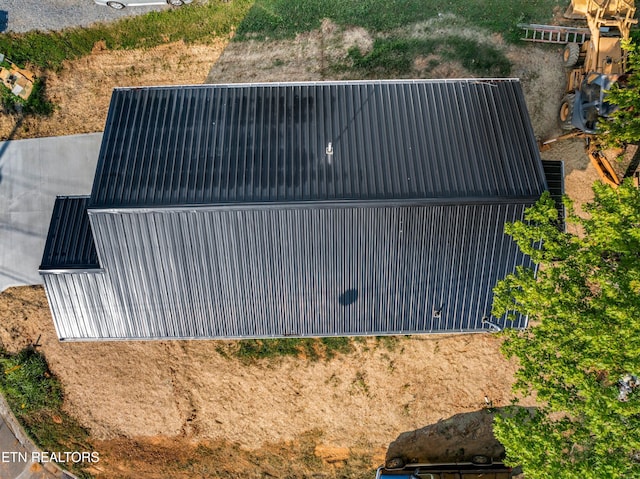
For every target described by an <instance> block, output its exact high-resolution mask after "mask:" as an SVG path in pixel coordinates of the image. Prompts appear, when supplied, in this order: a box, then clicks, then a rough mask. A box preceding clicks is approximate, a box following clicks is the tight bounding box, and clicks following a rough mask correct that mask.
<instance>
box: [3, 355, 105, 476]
mask: <svg viewBox="0 0 640 479" xmlns="http://www.w3.org/2000/svg"><path fill="white" fill-rule="evenodd" d="M0 389H2V393H3V395H4V397H5V398H6V400H7V403H8V404H9V407H10V408H11V410H12V411H13V414H14V415H15V416H16V418H17V419H18V421H19V422H20V424H21V425H22V427H23V428H24V429H25V431H26V432H27V434H28V435H29V436H30V437H31V439H33V441H34V442H35V443H36V445H38V447H40V448H41V449H42V450H44V451H53V452H64V451H92V450H93V449H92V446H91V443H90V441H89V433H88V432H87V430H85V429H84V428H83V427H81V426H80V425H79V424H78V422H77V421H76V420H75V419H74V418H72V417H71V416H69V415H68V414H67V413H65V412H64V411H63V410H62V401H63V392H62V385H61V384H60V381H59V380H58V379H57V378H56V377H55V376H54V375H53V374H52V373H51V371H50V370H49V367H48V365H47V362H46V360H45V358H44V356H43V355H42V354H40V353H38V352H37V351H36V350H35V349H34V348H32V347H28V348H25V349H23V350H22V351H20V352H19V353H17V354H8V353H6V352H0ZM65 467H67V468H69V469H70V470H72V471H73V472H74V473H76V474H77V475H78V476H80V477H83V478H89V477H91V475H89V474H88V473H86V472H85V471H83V470H82V463H80V464H78V465H74V464H71V463H69V464H65Z"/></svg>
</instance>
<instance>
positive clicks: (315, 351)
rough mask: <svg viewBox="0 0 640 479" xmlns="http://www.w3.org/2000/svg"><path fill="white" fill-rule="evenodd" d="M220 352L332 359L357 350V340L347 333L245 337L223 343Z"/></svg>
mask: <svg viewBox="0 0 640 479" xmlns="http://www.w3.org/2000/svg"><path fill="white" fill-rule="evenodd" d="M217 349H218V352H219V353H221V354H222V355H224V356H227V357H229V356H233V357H236V358H238V359H241V360H243V361H247V362H252V361H256V360H260V359H274V358H281V357H285V356H290V357H304V358H307V359H308V360H310V361H318V360H320V359H331V358H333V357H335V356H336V355H337V354H348V353H350V352H352V351H353V349H354V347H353V343H352V341H351V339H350V338H347V337H331V338H274V339H242V340H239V341H234V342H233V343H231V344H229V345H225V346H219V347H218V348H217Z"/></svg>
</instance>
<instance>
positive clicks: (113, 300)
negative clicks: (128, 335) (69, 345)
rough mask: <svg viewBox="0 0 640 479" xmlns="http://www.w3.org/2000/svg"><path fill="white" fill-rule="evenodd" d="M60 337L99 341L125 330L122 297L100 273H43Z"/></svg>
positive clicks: (115, 335)
mask: <svg viewBox="0 0 640 479" xmlns="http://www.w3.org/2000/svg"><path fill="white" fill-rule="evenodd" d="M42 279H43V282H44V286H45V291H46V293H47V299H48V300H49V307H50V309H51V315H52V317H53V324H54V326H55V328H56V332H57V333H58V338H60V339H67V338H75V339H99V338H108V337H114V338H115V337H117V336H118V335H119V334H120V332H121V331H122V329H123V328H122V322H121V320H120V318H121V316H122V307H121V306H120V298H118V297H117V296H116V295H114V294H113V291H112V288H111V285H110V283H109V280H108V278H107V277H106V275H105V274H104V273H102V272H98V273H87V272H84V273H61V274H52V273H47V272H42Z"/></svg>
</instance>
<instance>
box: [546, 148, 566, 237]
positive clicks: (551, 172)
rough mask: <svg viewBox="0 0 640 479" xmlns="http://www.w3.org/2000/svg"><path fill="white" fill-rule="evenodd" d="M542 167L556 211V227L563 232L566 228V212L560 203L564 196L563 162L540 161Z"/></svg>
mask: <svg viewBox="0 0 640 479" xmlns="http://www.w3.org/2000/svg"><path fill="white" fill-rule="evenodd" d="M542 167H543V169H544V176H545V178H546V180H547V186H548V189H549V193H550V194H551V198H553V201H555V203H556V208H557V210H558V227H559V228H560V230H562V231H564V230H565V227H566V224H565V215H566V212H565V208H564V203H563V202H562V197H563V196H564V162H563V161H552V160H542Z"/></svg>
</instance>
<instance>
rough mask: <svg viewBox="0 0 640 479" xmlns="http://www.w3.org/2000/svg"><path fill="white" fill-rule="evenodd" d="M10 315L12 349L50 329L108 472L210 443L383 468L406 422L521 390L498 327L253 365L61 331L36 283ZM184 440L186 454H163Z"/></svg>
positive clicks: (208, 352) (468, 408) (46, 336)
mask: <svg viewBox="0 0 640 479" xmlns="http://www.w3.org/2000/svg"><path fill="white" fill-rule="evenodd" d="M0 318H1V321H0V340H1V341H2V344H3V345H4V347H5V348H7V349H8V350H10V351H16V350H19V349H20V348H22V347H24V346H26V345H27V344H29V343H31V342H35V341H36V340H37V339H38V337H40V344H41V347H40V350H41V351H42V352H44V354H45V355H46V358H47V360H48V362H49V364H50V367H51V369H52V371H53V372H54V373H55V374H56V375H57V376H58V377H59V378H60V379H61V381H62V383H63V385H64V390H65V404H66V409H67V410H68V411H69V412H70V413H72V415H74V416H75V417H76V418H78V419H79V420H80V422H81V423H82V424H83V425H85V426H86V427H88V428H89V429H90V430H91V434H92V437H93V438H95V439H96V440H97V441H96V443H95V444H96V448H97V450H98V451H100V452H101V456H102V460H101V462H100V463H99V464H97V467H96V468H95V470H94V472H96V473H98V477H109V478H111V477H129V476H127V475H126V474H127V471H136V474H138V475H137V477H154V476H153V475H152V472H153V471H155V472H157V471H158V470H159V469H162V468H163V467H167V466H166V460H165V459H166V458H167V457H171V458H173V460H174V461H180V460H181V459H180V455H181V454H182V455H184V456H186V457H190V458H191V459H193V457H194V456H197V454H198V452H197V451H198V446H200V447H201V448H202V447H205V448H208V449H212V450H223V451H224V450H236V449H237V450H238V451H243V452H242V453H239V454H240V455H241V456H242V457H246V458H247V460H250V458H251V457H256V455H257V456H260V455H261V454H262V455H265V457H278V455H279V454H282V453H283V451H287V450H292V451H294V452H295V451H297V452H298V453H305V451H306V454H307V456H308V457H309V459H308V460H309V461H310V466H305V467H307V468H314V467H315V468H316V469H317V468H320V469H321V468H322V467H325V466H326V467H334V466H331V464H333V465H335V464H338V465H341V464H347V463H348V461H350V460H351V461H352V460H354V457H355V458H363V457H365V458H366V464H368V466H367V467H368V468H371V467H373V466H375V465H378V464H380V463H382V462H383V461H384V457H385V454H386V448H387V446H388V444H389V443H391V442H392V441H394V440H395V439H396V438H397V437H398V436H399V435H400V434H401V433H403V432H411V431H414V430H417V429H421V428H423V427H425V426H427V425H430V424H434V423H437V422H438V421H441V420H444V419H447V418H449V417H450V416H451V415H453V414H454V413H462V412H474V411H478V410H482V409H483V408H484V407H486V405H487V403H486V399H485V398H487V399H488V400H489V401H491V403H492V405H493V406H496V407H498V406H504V405H507V404H509V402H510V400H511V397H512V394H511V392H510V385H511V383H512V381H513V372H514V368H515V364H514V363H513V362H510V361H507V360H505V359H504V358H503V357H502V356H501V354H500V353H499V351H498V348H499V345H500V340H499V338H497V337H496V336H494V335H491V334H489V333H486V334H485V333H481V334H475V335H450V336H432V337H427V336H423V337H409V338H401V339H398V340H397V341H391V342H383V343H377V342H376V341H375V340H374V339H371V340H369V341H367V342H365V343H361V342H357V343H355V344H356V351H355V352H354V353H351V354H348V355H342V356H338V357H335V358H333V359H330V360H328V359H325V360H320V361H316V362H311V361H309V360H306V359H304V358H297V359H295V358H289V359H280V360H264V361H261V362H259V363H257V364H245V363H243V362H241V361H239V360H237V359H234V358H229V357H227V356H226V355H224V354H220V352H219V351H218V347H217V346H219V345H220V344H221V343H219V342H216V341H174V342H105V343H61V342H59V341H58V340H57V337H56V335H55V331H54V329H53V325H52V320H51V317H50V313H49V310H48V307H47V302H46V297H45V295H44V292H43V290H42V288H41V287H37V286H34V287H23V288H12V289H9V290H7V291H5V292H4V293H3V294H2V295H0ZM173 439H176V441H177V442H176V444H175V446H176V449H175V451H174V452H175V454H176V455H178V457H175V455H174V454H171V455H168V456H167V455H166V454H164V453H162V449H163V447H164V446H163V445H167V444H168V445H171V444H173V442H172V441H173ZM125 444H126V445H127V446H126V447H124V446H123V445H125ZM178 446H179V447H178ZM168 447H170V448H171V447H173V446H168ZM201 450H202V449H201ZM136 451H137V452H136ZM140 451H144V454H143V452H140ZM154 451H155V452H154ZM178 451H180V454H178ZM470 453H472V452H470ZM145 454H146V455H147V456H148V455H151V456H153V454H157V461H155V460H151V461H150V463H149V467H150V468H151V469H150V472H149V474H151V475H148V476H144V475H140V472H141V470H142V471H146V470H147V469H144V468H143V469H140V468H142V464H145V459H144V457H147V456H144V455H145ZM291 454H293V452H292V453H291ZM143 456H144V457H143ZM163 458H164V459H163ZM234 460H235V459H234ZM274 460H275V459H274ZM186 462H189V461H186ZM296 464H298V463H296ZM300 464H302V463H300ZM366 464H365V465H366ZM202 465H203V467H204V466H205V465H206V464H204V463H203V464H202ZM245 465H246V463H244V462H242V461H241V462H240V463H239V464H238V465H237V466H236V472H241V470H240V471H237V469H238V468H242V467H244V466H245ZM114 467H115V468H116V469H118V468H121V469H122V470H120V469H118V470H119V471H120V473H122V474H123V475H122V476H114V475H113V474H114V469H113V468H114ZM225 467H229V468H231V469H233V468H234V466H233V465H232V464H227V465H226V466H225ZM292 467H293V466H292ZM300 467H302V466H300ZM101 471H104V476H103V475H101ZM315 472H318V470H316V471H315ZM185 477H187V476H185ZM206 477H208V476H206ZM214 477H215V476H214ZM220 477H225V476H220ZM229 477H233V476H229ZM279 477H282V476H279Z"/></svg>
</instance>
